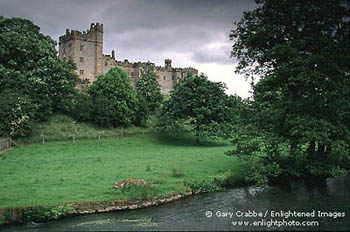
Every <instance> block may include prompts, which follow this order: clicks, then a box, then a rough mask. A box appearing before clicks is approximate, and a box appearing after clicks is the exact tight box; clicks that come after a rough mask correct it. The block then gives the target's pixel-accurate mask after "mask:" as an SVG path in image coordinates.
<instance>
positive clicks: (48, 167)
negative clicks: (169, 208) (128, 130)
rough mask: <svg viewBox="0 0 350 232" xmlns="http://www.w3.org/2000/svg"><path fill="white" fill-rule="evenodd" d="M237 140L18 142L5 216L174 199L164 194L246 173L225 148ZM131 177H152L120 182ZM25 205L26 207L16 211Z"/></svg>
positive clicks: (7, 169) (6, 158)
mask: <svg viewBox="0 0 350 232" xmlns="http://www.w3.org/2000/svg"><path fill="white" fill-rule="evenodd" d="M230 148H231V145H230V144H228V143H224V142H222V141H220V142H213V141H211V142H205V143H203V144H202V145H201V146H198V145H196V141H195V139H191V137H188V136H187V137H186V136H185V137H182V136H181V137H164V136H160V135H155V134H153V135H148V134H147V135H144V136H136V137H133V138H124V139H120V138H119V139H118V138H109V139H101V140H81V141H75V143H72V142H67V141H66V142H51V143H45V144H32V145H27V146H20V147H16V148H14V149H12V150H10V151H8V152H6V153H4V154H2V156H1V157H0V188H1V189H2V191H1V193H0V212H2V213H1V214H2V216H0V221H1V222H0V223H2V224H5V223H18V222H21V220H22V221H23V222H24V221H26V220H27V221H28V219H31V218H33V215H34V216H35V214H36V215H38V217H37V218H39V220H40V218H42V219H45V220H46V219H48V218H51V219H56V218H59V217H61V216H64V215H71V214H77V213H78V214H81V213H83V212H84V210H83V208H79V207H77V206H79V205H80V206H84V205H90V206H91V202H95V205H94V206H93V207H92V208H91V209H89V210H85V211H89V213H94V212H96V210H97V212H98V211H99V210H100V211H101V210H102V211H101V212H107V211H108V210H118V207H120V208H121V209H126V208H139V206H135V204H127V205H125V204H124V203H125V202H135V201H138V202H143V203H145V202H146V203H145V204H146V205H148V204H149V205H150V206H152V205H157V204H160V203H161V201H164V202H168V200H166V199H165V198H164V199H165V200H164V199H163V198H162V197H164V196H171V197H174V196H172V195H171V194H174V193H186V192H187V193H188V192H189V191H191V189H194V190H195V191H214V190H215V189H216V188H217V185H216V184H214V182H215V183H222V182H224V181H225V180H226V179H227V178H230V177H233V178H234V179H236V180H238V181H239V180H241V179H243V174H242V173H241V171H240V170H242V168H241V166H242V164H241V163H240V162H238V160H236V159H234V158H232V157H228V156H225V155H224V152H225V151H226V150H228V149H230ZM127 178H142V179H144V180H145V181H146V182H147V183H148V185H147V187H145V188H141V189H140V190H137V191H127V189H126V190H122V189H119V190H114V189H113V186H114V183H115V182H116V181H121V180H124V179H127ZM175 195H176V194H175ZM183 195H184V196H185V195H186V194H183ZM181 196H182V195H181ZM176 198H177V197H176ZM116 199H118V200H116ZM140 199H159V201H154V200H150V201H148V203H147V201H145V200H140ZM162 199H163V200H162ZM84 202H85V203H84ZM86 202H88V203H86ZM96 202H97V203H96ZM101 202H102V203H103V204H102V205H101V204H100V203H101ZM118 202H119V203H118ZM123 202H124V203H123ZM149 202H153V203H149ZM154 202H155V203H154ZM117 203H118V204H117ZM122 203H123V204H124V205H123V204H122ZM143 203H142V204H143ZM113 204H115V205H113ZM142 204H141V206H140V207H144V206H145V205H142ZM136 205H137V204H136ZM100 206H103V207H101V208H100ZM116 206H118V207H117V208H113V207H116ZM126 206H127V207H126ZM130 206H131V207H130ZM111 207H112V208H111ZM24 209H26V210H24ZM20 212H26V213H24V216H23V214H22V216H16V214H18V215H21V213H20ZM40 215H41V216H40Z"/></svg>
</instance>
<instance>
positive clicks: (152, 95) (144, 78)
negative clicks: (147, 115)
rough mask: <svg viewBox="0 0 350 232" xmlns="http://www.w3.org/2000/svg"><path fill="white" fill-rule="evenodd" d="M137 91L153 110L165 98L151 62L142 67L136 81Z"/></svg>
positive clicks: (149, 108) (150, 109) (148, 107)
mask: <svg viewBox="0 0 350 232" xmlns="http://www.w3.org/2000/svg"><path fill="white" fill-rule="evenodd" d="M136 92H137V94H138V95H139V96H140V97H142V98H144V101H145V105H146V107H147V109H148V110H149V111H151V112H153V111H154V110H155V109H157V108H158V107H159V105H160V102H161V101H162V99H163V95H162V94H161V92H160V85H159V83H158V81H157V75H156V74H155V73H154V72H153V65H152V64H151V63H149V62H148V63H146V64H145V65H144V66H143V67H142V69H141V76H140V78H139V79H138V80H137V81H136Z"/></svg>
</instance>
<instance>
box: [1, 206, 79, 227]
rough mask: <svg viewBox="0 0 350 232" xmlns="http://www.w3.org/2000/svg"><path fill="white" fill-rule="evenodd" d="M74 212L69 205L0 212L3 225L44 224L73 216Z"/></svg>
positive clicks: (8, 209) (13, 209)
mask: <svg viewBox="0 0 350 232" xmlns="http://www.w3.org/2000/svg"><path fill="white" fill-rule="evenodd" d="M74 213H75V211H74V209H73V208H72V207H71V206H70V205H58V206H54V207H52V206H42V205H41V206H30V207H24V208H7V209H4V210H3V212H0V216H2V217H4V222H3V223H4V224H11V223H28V222H44V221H47V220H53V219H59V218H62V217H64V216H67V215H72V214H74Z"/></svg>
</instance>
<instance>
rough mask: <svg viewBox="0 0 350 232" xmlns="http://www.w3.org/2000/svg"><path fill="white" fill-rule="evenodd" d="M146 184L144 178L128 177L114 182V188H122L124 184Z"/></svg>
mask: <svg viewBox="0 0 350 232" xmlns="http://www.w3.org/2000/svg"><path fill="white" fill-rule="evenodd" d="M146 184H147V183H146V181H145V180H144V179H134V178H129V179H125V180H123V181H121V182H115V183H114V188H115V189H119V188H123V187H125V186H141V185H146Z"/></svg>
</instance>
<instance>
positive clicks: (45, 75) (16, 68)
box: [0, 17, 78, 120]
mask: <svg viewBox="0 0 350 232" xmlns="http://www.w3.org/2000/svg"><path fill="white" fill-rule="evenodd" d="M55 45H56V42H55V41H54V40H52V39H51V38H50V37H48V36H45V35H43V34H42V33H40V28H39V27H38V26H36V25H34V24H33V23H32V22H31V21H29V20H26V19H21V18H4V17H0V93H1V92H3V91H5V90H10V91H11V92H13V93H18V94H21V95H25V96H28V97H29V98H30V99H31V102H32V104H35V105H36V106H37V109H38V110H37V111H36V113H35V118H36V119H40V120H45V119H46V118H47V116H48V115H50V114H51V113H52V112H53V111H64V110H65V108H66V106H65V104H66V99H67V98H69V97H71V96H72V95H74V94H75V92H76V89H75V85H76V83H77V81H78V76H77V75H76V74H75V73H74V72H73V71H74V69H75V65H74V64H73V63H72V62H68V63H65V62H63V61H61V60H60V59H59V58H58V57H57V52H56V50H55Z"/></svg>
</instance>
